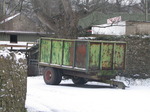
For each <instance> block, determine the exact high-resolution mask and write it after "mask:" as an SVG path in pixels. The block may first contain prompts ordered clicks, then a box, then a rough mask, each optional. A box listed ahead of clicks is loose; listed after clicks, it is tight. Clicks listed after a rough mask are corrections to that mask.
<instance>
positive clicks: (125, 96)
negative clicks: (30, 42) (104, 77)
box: [26, 76, 150, 112]
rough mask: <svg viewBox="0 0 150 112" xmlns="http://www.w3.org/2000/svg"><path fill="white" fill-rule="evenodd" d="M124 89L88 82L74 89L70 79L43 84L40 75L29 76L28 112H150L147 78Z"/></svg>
mask: <svg viewBox="0 0 150 112" xmlns="http://www.w3.org/2000/svg"><path fill="white" fill-rule="evenodd" d="M131 84H132V85H131V86H130V87H129V88H126V89H125V90H122V89H117V88H111V87H109V86H108V85H106V84H102V83H97V82H89V83H88V84H87V85H85V86H78V87H77V86H75V85H74V84H73V83H72V82H71V81H70V80H67V81H62V82H61V84H60V85H58V86H52V85H46V84H45V83H44V81H43V77H42V76H37V77H28V83H27V98H26V108H27V110H28V112H150V106H149V104H150V103H149V102H150V79H147V80H136V81H135V82H134V83H131Z"/></svg>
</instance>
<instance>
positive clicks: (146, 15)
mask: <svg viewBox="0 0 150 112" xmlns="http://www.w3.org/2000/svg"><path fill="white" fill-rule="evenodd" d="M145 21H148V2H147V0H145Z"/></svg>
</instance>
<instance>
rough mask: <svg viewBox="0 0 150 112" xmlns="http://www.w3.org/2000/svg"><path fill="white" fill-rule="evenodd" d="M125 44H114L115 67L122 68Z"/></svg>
mask: <svg viewBox="0 0 150 112" xmlns="http://www.w3.org/2000/svg"><path fill="white" fill-rule="evenodd" d="M124 56H125V45H124V44H116V46H115V64H114V66H115V69H122V68H124V63H125V60H124V59H125V57H124Z"/></svg>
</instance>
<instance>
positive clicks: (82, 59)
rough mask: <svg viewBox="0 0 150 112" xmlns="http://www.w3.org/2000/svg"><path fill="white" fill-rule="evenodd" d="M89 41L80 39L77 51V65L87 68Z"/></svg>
mask: <svg viewBox="0 0 150 112" xmlns="http://www.w3.org/2000/svg"><path fill="white" fill-rule="evenodd" d="M86 54H87V42H81V41H78V42H77V43H76V51H75V57H76V58H75V67H78V68H86V58H87V55H86Z"/></svg>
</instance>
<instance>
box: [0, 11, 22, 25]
mask: <svg viewBox="0 0 150 112" xmlns="http://www.w3.org/2000/svg"><path fill="white" fill-rule="evenodd" d="M19 15H20V13H17V14H15V15H13V16H11V17H8V18H6V19H4V20H3V21H1V22H0V24H3V23H6V22H8V21H10V20H12V19H13V18H15V17H17V16H19Z"/></svg>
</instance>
